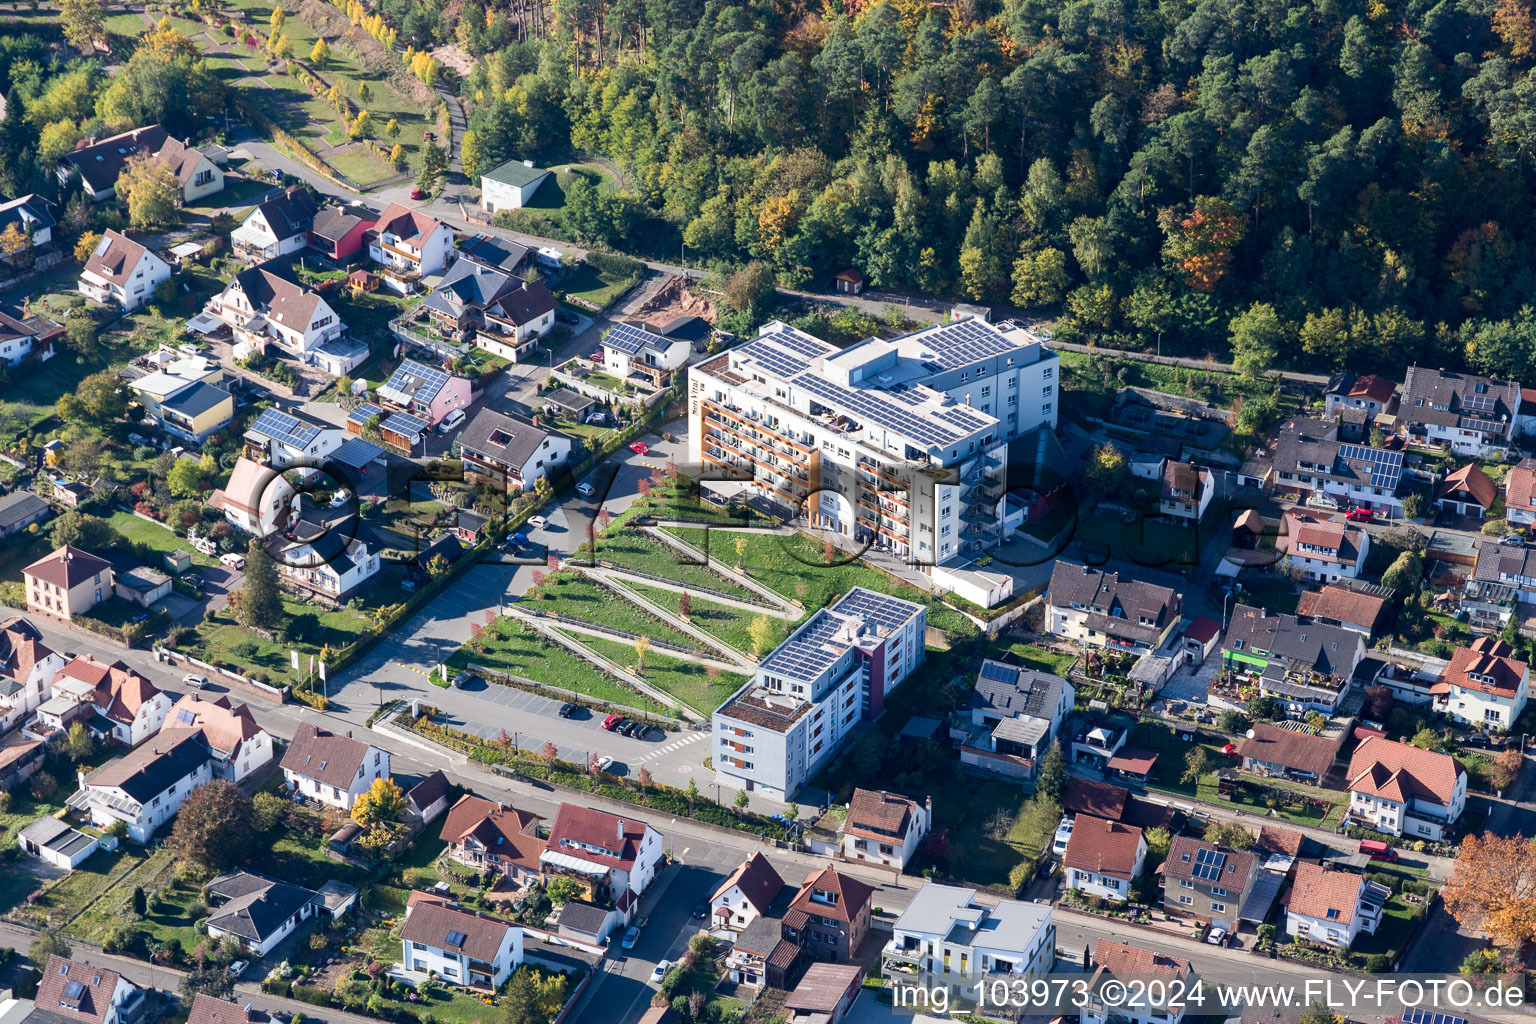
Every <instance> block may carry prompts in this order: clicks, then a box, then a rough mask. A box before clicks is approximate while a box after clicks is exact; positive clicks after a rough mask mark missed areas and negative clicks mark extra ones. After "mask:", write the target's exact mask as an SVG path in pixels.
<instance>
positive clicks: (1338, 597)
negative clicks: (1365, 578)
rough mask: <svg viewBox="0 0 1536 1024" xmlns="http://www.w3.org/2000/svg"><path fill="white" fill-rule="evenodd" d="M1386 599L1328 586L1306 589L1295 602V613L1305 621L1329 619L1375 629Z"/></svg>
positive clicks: (1340, 587)
mask: <svg viewBox="0 0 1536 1024" xmlns="http://www.w3.org/2000/svg"><path fill="white" fill-rule="evenodd" d="M1387 603H1388V599H1387V598H1385V597H1380V596H1378V595H1375V594H1367V593H1363V592H1361V591H1358V590H1351V589H1350V588H1349V587H1344V586H1339V585H1337V584H1329V585H1328V586H1325V587H1324V588H1323V589H1322V590H1308V591H1306V592H1305V593H1303V594H1302V595H1301V597H1300V598H1299V599H1298V600H1297V602H1296V614H1297V615H1301V616H1304V617H1306V618H1309V619H1333V620H1334V621H1335V622H1348V623H1352V624H1354V625H1357V626H1369V627H1371V628H1372V629H1374V628H1375V626H1376V623H1377V621H1378V620H1379V619H1380V618H1381V613H1382V612H1383V611H1385V610H1386V608H1387Z"/></svg>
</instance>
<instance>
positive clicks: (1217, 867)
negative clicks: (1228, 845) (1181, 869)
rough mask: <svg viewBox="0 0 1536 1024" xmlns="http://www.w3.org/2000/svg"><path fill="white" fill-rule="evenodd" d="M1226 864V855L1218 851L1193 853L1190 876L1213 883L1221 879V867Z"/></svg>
mask: <svg viewBox="0 0 1536 1024" xmlns="http://www.w3.org/2000/svg"><path fill="white" fill-rule="evenodd" d="M1226 862H1227V855H1226V854H1224V853H1222V852H1220V851H1219V850H1197V851H1195V866H1194V867H1193V868H1191V869H1190V872H1189V873H1190V874H1192V875H1194V876H1195V877H1196V878H1202V879H1205V880H1206V881H1208V882H1214V881H1216V880H1217V879H1219V878H1220V877H1221V867H1222V865H1223V864H1225V863H1226Z"/></svg>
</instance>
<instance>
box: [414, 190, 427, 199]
mask: <svg viewBox="0 0 1536 1024" xmlns="http://www.w3.org/2000/svg"><path fill="white" fill-rule="evenodd" d="M411 198H412V199H425V198H427V193H426V192H425V191H423V190H422V189H419V188H413V189H411Z"/></svg>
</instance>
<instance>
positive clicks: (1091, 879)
mask: <svg viewBox="0 0 1536 1024" xmlns="http://www.w3.org/2000/svg"><path fill="white" fill-rule="evenodd" d="M1146 861H1147V841H1146V840H1145V839H1142V840H1139V841H1138V843H1137V847H1136V867H1135V869H1134V870H1133V871H1132V872H1131V877H1133V878H1134V877H1135V876H1137V875H1140V874H1141V871H1142V868H1144V867H1145V866H1146ZM1066 877H1067V888H1068V889H1078V890H1080V891H1082V892H1084V893H1087V894H1088V895H1089V896H1102V897H1103V898H1104V899H1106V900H1110V901H1112V902H1114V903H1124V902H1125V901H1126V899H1127V898H1129V897H1130V895H1131V883H1130V881H1129V880H1128V879H1124V878H1116V877H1115V876H1114V875H1111V874H1107V873H1105V872H1102V871H1085V870H1083V869H1082V868H1067V875H1066Z"/></svg>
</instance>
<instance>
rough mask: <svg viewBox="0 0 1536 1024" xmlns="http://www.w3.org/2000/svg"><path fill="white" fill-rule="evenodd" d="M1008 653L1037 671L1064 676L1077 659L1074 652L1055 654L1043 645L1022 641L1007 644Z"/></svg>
mask: <svg viewBox="0 0 1536 1024" xmlns="http://www.w3.org/2000/svg"><path fill="white" fill-rule="evenodd" d="M1008 653H1009V654H1012V655H1013V656H1014V657H1015V658H1017V659H1018V660H1019V661H1020V663H1022V664H1023V665H1024V666H1025V667H1027V668H1032V669H1035V670H1036V671H1038V672H1050V673H1051V674H1053V675H1058V676H1062V677H1063V678H1065V676H1066V674H1067V672H1068V671H1070V670H1071V668H1072V666H1073V664H1075V663H1076V661H1077V656H1076V655H1074V654H1057V653H1056V652H1055V651H1048V650H1046V649H1045V648H1044V647H1036V646H1035V645H1034V644H1026V643H1023V642H1018V643H1013V644H1010V645H1009V646H1008Z"/></svg>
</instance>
